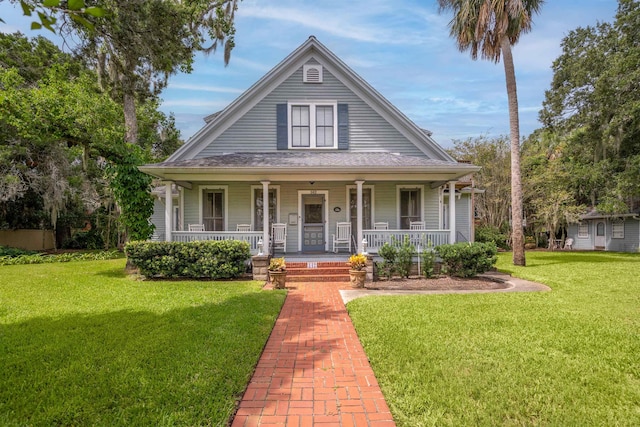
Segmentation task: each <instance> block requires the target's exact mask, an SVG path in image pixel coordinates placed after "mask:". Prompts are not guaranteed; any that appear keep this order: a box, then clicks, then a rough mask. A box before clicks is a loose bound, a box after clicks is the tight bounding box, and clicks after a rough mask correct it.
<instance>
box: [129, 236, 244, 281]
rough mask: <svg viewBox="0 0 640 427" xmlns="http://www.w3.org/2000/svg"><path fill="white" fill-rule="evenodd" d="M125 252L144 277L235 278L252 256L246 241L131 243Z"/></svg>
mask: <svg viewBox="0 0 640 427" xmlns="http://www.w3.org/2000/svg"><path fill="white" fill-rule="evenodd" d="M125 253H126V254H127V257H128V259H129V260H130V261H131V263H132V264H133V265H134V266H136V267H137V268H138V269H140V273H141V274H142V275H144V276H146V277H149V278H151V277H166V278H172V277H186V278H197V279H200V278H208V279H234V278H238V277H240V275H241V274H242V273H243V272H244V271H245V268H246V267H245V262H246V261H247V260H248V259H249V258H250V257H251V252H250V250H249V243H247V242H242V241H237V240H223V241H195V242H186V243H183V242H142V241H138V242H130V243H128V244H127V245H126V246H125Z"/></svg>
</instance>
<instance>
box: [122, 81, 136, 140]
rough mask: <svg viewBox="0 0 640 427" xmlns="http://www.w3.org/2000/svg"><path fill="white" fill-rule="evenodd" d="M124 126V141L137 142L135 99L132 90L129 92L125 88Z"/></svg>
mask: <svg viewBox="0 0 640 427" xmlns="http://www.w3.org/2000/svg"><path fill="white" fill-rule="evenodd" d="M123 98H124V99H123V103H124V126H125V129H126V133H125V142H127V143H129V144H137V143H138V118H137V117H136V100H135V95H134V94H133V90H132V91H131V92H129V90H128V89H127V88H125V91H124V96H123Z"/></svg>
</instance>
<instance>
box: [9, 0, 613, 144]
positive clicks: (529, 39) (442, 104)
mask: <svg viewBox="0 0 640 427" xmlns="http://www.w3.org/2000/svg"><path fill="white" fill-rule="evenodd" d="M11 9H12V8H11V6H10V4H9V3H8V2H7V1H4V2H0V17H2V18H3V19H4V20H5V21H6V22H7V24H0V31H3V32H7V31H16V30H20V31H22V32H23V33H25V34H27V35H29V36H35V35H37V34H42V35H44V36H46V37H49V36H50V33H49V32H48V31H30V30H29V22H30V21H29V20H28V19H26V18H23V17H22V16H20V15H21V14H20V13H19V12H16V11H13V10H11ZM616 9H617V2H616V1H615V0H581V1H576V0H548V1H547V2H546V3H545V4H544V6H543V8H542V11H541V13H540V14H539V15H538V16H536V17H535V21H534V26H533V30H532V31H531V32H530V33H528V34H525V35H523V36H522V37H521V40H520V42H519V43H518V44H517V45H516V46H515V48H514V60H515V66H516V75H517V81H518V98H519V103H520V127H521V134H522V135H523V136H526V135H528V134H530V133H531V132H532V131H533V130H535V129H536V128H538V127H539V123H538V120H537V117H538V111H539V110H540V108H541V106H542V101H543V99H544V92H545V90H546V89H548V88H549V85H550V82H551V78H552V71H551V64H552V62H553V60H554V59H555V58H557V57H558V55H559V54H560V53H561V47H560V42H561V40H562V38H563V37H564V36H566V35H567V34H568V32H569V31H571V30H572V29H575V28H577V27H579V26H582V27H584V26H587V25H594V24H596V22H598V21H612V20H613V18H614V16H615V12H616ZM236 17H237V22H236V26H237V34H236V48H235V49H234V50H233V53H232V55H231V62H230V64H229V66H227V67H225V66H224V64H223V61H222V55H219V54H213V55H210V56H204V55H201V56H198V58H197V61H196V63H195V66H194V71H193V73H191V74H178V75H175V76H172V77H171V80H170V83H169V86H168V88H167V89H166V90H165V91H164V92H163V94H162V98H163V100H164V102H163V105H162V110H163V111H165V112H167V113H169V112H173V113H174V114H175V117H176V124H177V126H178V128H179V129H180V130H181V131H182V136H183V138H184V139H185V140H186V139H187V138H189V137H190V136H191V135H193V134H194V133H195V132H196V131H197V130H198V129H199V128H200V127H202V125H203V124H204V122H203V121H202V119H203V117H205V116H207V115H209V114H211V113H214V112H216V111H219V110H221V109H223V108H224V107H225V106H226V105H228V104H229V103H230V102H231V101H233V100H234V99H235V98H236V97H237V96H239V95H240V94H241V93H242V92H243V91H244V90H246V89H247V88H249V87H250V86H251V85H252V84H253V83H255V82H256V81H257V80H258V79H259V78H260V77H262V76H263V75H264V74H265V73H267V72H268V71H269V70H270V69H271V68H273V67H274V66H275V65H277V64H278V63H279V62H280V61H281V60H282V59H284V58H285V57H286V56H287V55H288V54H289V53H291V51H293V50H294V49H295V48H297V47H298V46H299V45H300V44H302V43H303V42H304V41H305V40H306V39H307V38H308V37H309V36H310V35H314V36H316V38H317V39H318V40H319V41H320V42H321V43H323V44H324V45H325V46H327V47H328V48H329V49H330V50H332V51H333V52H334V53H335V54H336V55H338V57H340V58H341V59H342V60H343V61H344V62H345V63H346V64H347V65H348V66H349V67H351V68H352V69H353V70H354V71H355V72H356V73H358V74H359V75H360V76H361V77H363V78H364V79H365V80H367V81H368V82H369V83H370V84H371V85H372V86H373V87H374V88H376V90H378V92H380V93H381V94H382V95H383V96H385V97H386V98H387V99H388V100H389V101H390V102H391V103H393V104H394V105H395V106H396V107H398V108H399V109H400V110H401V111H402V112H403V113H404V114H406V115H407V116H408V117H409V118H410V119H411V120H413V121H414V122H415V123H416V124H417V125H418V126H420V127H423V128H426V129H429V130H431V131H432V132H433V137H434V138H435V140H436V141H437V142H439V143H440V144H441V145H442V146H444V147H445V148H447V147H450V146H451V145H452V143H451V141H452V140H455V139H466V138H468V137H475V136H480V135H485V136H489V137H493V136H498V135H506V134H508V132H509V118H508V111H507V96H506V89H505V83H504V70H503V66H502V64H501V63H499V64H494V63H492V62H488V61H483V60H477V61H473V60H471V58H470V56H469V54H468V53H467V52H459V51H458V50H457V48H456V46H455V43H454V40H453V39H452V38H450V37H449V30H448V27H447V24H448V22H449V20H450V19H451V15H450V14H439V13H438V6H437V1H436V0H394V1H389V0H350V1H344V0H323V1H320V2H318V1H317V0H316V1H311V0H244V1H242V2H240V6H239V9H238V12H237V15H236Z"/></svg>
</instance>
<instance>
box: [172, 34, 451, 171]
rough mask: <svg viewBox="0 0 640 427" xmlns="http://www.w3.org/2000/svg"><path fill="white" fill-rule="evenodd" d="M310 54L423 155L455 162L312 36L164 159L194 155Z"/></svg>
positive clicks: (191, 156) (192, 156) (206, 120)
mask: <svg viewBox="0 0 640 427" xmlns="http://www.w3.org/2000/svg"><path fill="white" fill-rule="evenodd" d="M311 58H314V59H315V60H316V61H318V62H320V63H321V64H322V65H323V66H324V67H326V68H327V70H329V72H331V74H333V75H334V77H335V78H337V79H338V80H339V81H340V82H342V83H343V84H344V85H345V86H346V87H348V88H349V89H350V90H351V91H353V92H354V93H355V94H356V95H357V96H359V97H360V98H361V99H363V100H364V101H365V102H366V103H367V104H368V105H369V106H370V107H371V108H372V109H373V110H374V111H376V112H377V113H378V114H380V116H381V117H383V118H384V119H385V120H387V121H388V122H389V123H390V124H391V125H392V126H394V128H396V129H397V130H398V131H399V132H400V133H401V134H402V135H403V136H404V137H406V138H407V139H408V140H409V141H411V142H412V143H413V144H414V145H415V146H416V147H417V148H418V149H419V150H420V151H422V152H423V153H424V154H425V155H427V156H429V157H431V158H433V159H436V160H442V161H446V162H455V160H454V159H453V158H452V157H451V156H449V155H448V154H447V153H446V152H445V151H444V149H442V147H440V146H439V145H438V144H437V143H436V142H435V141H434V140H433V139H432V138H431V133H430V132H429V131H425V130H424V129H421V128H420V127H418V126H417V125H416V124H415V123H413V122H412V121H411V120H409V119H408V118H407V117H406V116H405V115H404V114H403V113H402V112H400V110H398V109H397V108H396V107H395V106H394V105H393V104H391V103H390V102H389V101H388V100H387V99H386V98H384V97H383V96H382V95H381V94H380V93H378V92H377V91H376V90H375V89H374V88H373V87H372V86H371V85H369V84H368V83H367V82H366V81H365V80H364V79H362V78H361V77H360V76H359V75H358V74H356V73H355V72H354V71H353V70H352V69H351V68H349V67H348V66H347V65H346V64H345V63H344V62H342V60H340V59H339V58H338V57H337V56H336V55H335V54H334V53H333V52H331V51H330V50H329V49H327V48H326V47H325V46H324V45H323V44H322V43H320V42H319V41H318V40H317V39H316V38H315V37H314V36H311V37H309V39H307V40H306V41H305V42H304V43H303V44H302V45H300V46H299V47H298V48H297V49H296V50H294V51H293V52H292V53H291V54H289V55H288V56H287V57H286V58H285V59H284V60H282V61H281V62H280V63H279V64H278V65H276V66H275V67H274V68H273V69H272V70H271V71H269V72H268V73H267V74H265V75H264V76H263V77H262V78H261V79H260V80H258V81H257V82H256V83H255V84H254V85H253V86H251V87H250V88H249V89H248V90H247V91H245V92H244V93H243V94H242V95H240V96H239V97H238V98H236V99H235V100H234V101H233V102H232V103H231V104H229V105H228V106H227V107H226V108H225V109H224V110H222V111H220V112H217V113H214V114H211V115H209V116H207V117H206V118H205V122H206V123H205V125H204V126H203V127H202V128H201V129H200V130H199V131H198V132H196V134H194V135H193V136H192V137H191V138H190V139H189V140H188V141H187V142H186V143H185V144H184V145H183V146H182V147H180V148H179V149H178V150H176V152H174V153H173V154H172V155H171V156H170V157H169V158H168V159H167V161H177V160H186V159H193V158H195V157H196V156H197V155H198V153H199V152H201V151H202V150H204V149H205V148H206V147H207V146H208V145H209V144H210V143H211V142H212V141H213V140H214V139H215V138H216V137H217V136H218V135H220V134H222V132H224V131H225V130H226V129H228V128H229V127H230V126H231V125H233V124H234V123H235V122H236V121H237V120H238V119H239V118H241V117H242V116H243V115H244V114H245V113H246V112H247V111H249V110H250V109H251V108H252V107H253V106H255V105H256V104H258V103H259V102H260V101H261V100H262V99H264V97H266V96H267V95H268V94H269V93H271V91H272V90H274V89H275V88H276V87H278V86H279V85H280V84H281V83H282V82H284V81H285V80H286V79H287V78H289V77H290V76H291V75H292V74H293V73H294V72H295V71H297V70H298V69H299V68H300V67H301V66H302V65H304V64H305V63H306V62H307V61H308V60H310V59H311Z"/></svg>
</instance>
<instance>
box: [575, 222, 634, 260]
mask: <svg viewBox="0 0 640 427" xmlns="http://www.w3.org/2000/svg"><path fill="white" fill-rule="evenodd" d="M600 221H604V223H605V250H607V251H614V252H638V250H639V248H640V221H638V220H635V219H629V218H627V219H625V223H624V238H623V239H614V238H613V222H612V221H611V220H610V219H604V220H597V221H587V223H588V224H589V236H588V237H586V238H584V237H583V238H580V237H578V225H577V224H571V225H569V228H568V235H569V237H573V241H574V244H573V247H574V249H579V250H593V249H594V247H595V234H596V224H597V223H598V222H600Z"/></svg>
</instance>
